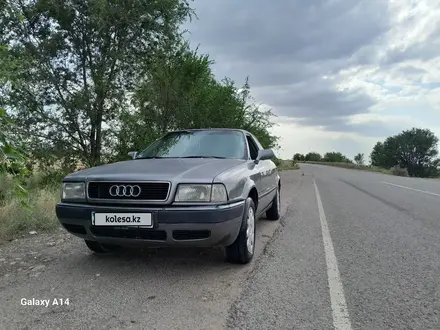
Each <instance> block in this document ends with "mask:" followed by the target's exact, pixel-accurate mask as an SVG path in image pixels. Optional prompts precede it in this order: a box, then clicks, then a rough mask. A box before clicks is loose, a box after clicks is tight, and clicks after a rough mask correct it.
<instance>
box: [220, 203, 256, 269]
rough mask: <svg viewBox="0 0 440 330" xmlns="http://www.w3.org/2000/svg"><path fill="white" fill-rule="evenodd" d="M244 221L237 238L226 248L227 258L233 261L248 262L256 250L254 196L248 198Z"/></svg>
mask: <svg viewBox="0 0 440 330" xmlns="http://www.w3.org/2000/svg"><path fill="white" fill-rule="evenodd" d="M245 205H246V208H245V212H244V215H243V222H242V225H241V228H240V232H239V234H238V236H237V239H236V240H235V241H234V243H232V244H231V245H229V246H227V247H226V249H225V252H226V259H227V260H228V261H229V262H231V263H240V264H247V263H249V262H250V261H251V260H252V258H253V257H254V252H255V221H256V220H255V204H254V201H253V200H252V198H250V197H248V199H247V200H246V204H245Z"/></svg>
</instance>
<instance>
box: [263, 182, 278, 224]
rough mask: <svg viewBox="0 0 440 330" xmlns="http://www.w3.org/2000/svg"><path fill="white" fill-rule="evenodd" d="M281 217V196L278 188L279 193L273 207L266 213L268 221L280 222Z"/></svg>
mask: <svg viewBox="0 0 440 330" xmlns="http://www.w3.org/2000/svg"><path fill="white" fill-rule="evenodd" d="M280 217H281V195H280V188H279V187H278V189H277V193H276V194H275V197H274V198H273V201H272V206H271V207H270V209H268V210H267V211H266V218H267V219H268V220H278V219H279V218H280Z"/></svg>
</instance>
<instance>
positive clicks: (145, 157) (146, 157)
mask: <svg viewBox="0 0 440 330" xmlns="http://www.w3.org/2000/svg"><path fill="white" fill-rule="evenodd" d="M160 158H171V157H162V156H144V157H136V158H135V159H160Z"/></svg>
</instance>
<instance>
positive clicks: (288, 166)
mask: <svg viewBox="0 0 440 330" xmlns="http://www.w3.org/2000/svg"><path fill="white" fill-rule="evenodd" d="M277 168H278V170H279V171H289V170H299V164H298V163H295V164H292V161H291V160H286V159H280V164H279V165H278V166H277Z"/></svg>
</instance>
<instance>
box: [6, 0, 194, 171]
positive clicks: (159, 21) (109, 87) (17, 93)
mask: <svg viewBox="0 0 440 330" xmlns="http://www.w3.org/2000/svg"><path fill="white" fill-rule="evenodd" d="M1 13H2V19H1V20H0V30H1V31H2V34H1V36H0V44H5V45H8V49H7V54H6V56H2V62H12V61H17V60H20V62H21V65H20V66H17V67H15V68H14V70H13V71H9V72H6V73H5V72H3V71H0V74H1V75H2V77H0V78H3V80H5V77H6V78H7V77H14V79H13V80H10V81H9V82H8V84H7V85H5V87H4V88H3V89H2V90H1V91H0V92H1V94H2V96H3V97H2V100H1V102H2V103H3V104H4V105H5V107H6V108H7V110H8V112H9V113H10V114H11V115H13V116H14V118H15V120H16V122H17V123H18V124H19V126H18V127H21V128H22V131H21V133H22V135H23V136H24V137H26V139H27V142H28V144H29V145H31V149H32V150H33V153H34V156H39V157H42V158H44V156H45V155H46V154H48V152H47V150H50V154H53V153H54V151H55V152H56V154H57V156H58V157H56V159H58V160H59V159H61V158H64V159H66V160H72V159H78V158H79V159H81V160H82V161H83V162H85V163H87V164H88V165H90V166H93V165H97V164H99V163H100V162H101V156H102V151H103V150H105V147H106V146H107V145H108V144H109V143H111V138H112V137H114V136H113V134H112V133H113V131H114V128H115V127H117V125H116V124H117V119H118V117H119V113H120V111H121V109H124V108H126V107H127V106H128V99H129V95H130V92H131V91H132V90H133V88H134V86H135V84H136V82H137V81H138V80H139V77H142V76H144V75H145V72H146V71H147V70H148V69H149V64H150V63H151V61H150V59H151V58H153V56H154V55H155V53H156V50H157V49H160V48H161V47H163V45H164V44H166V43H167V42H169V41H170V40H174V39H178V38H180V34H179V33H178V29H179V26H180V24H181V23H182V22H184V21H185V20H186V19H187V18H189V17H191V14H192V10H191V8H190V7H189V4H188V2H187V1H185V0H168V1H163V0H151V1H142V0H125V1H105V0H96V1H92V0H88V1H82V0H81V1H80V0H72V1H68V2H64V1H58V0H37V1H29V2H23V1H21V0H11V1H9V2H7V5H6V6H3V7H2V9H1ZM0 64H2V65H3V64H4V63H0ZM9 67H11V66H9ZM0 80H2V79H0Z"/></svg>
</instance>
